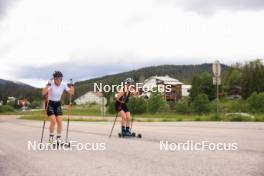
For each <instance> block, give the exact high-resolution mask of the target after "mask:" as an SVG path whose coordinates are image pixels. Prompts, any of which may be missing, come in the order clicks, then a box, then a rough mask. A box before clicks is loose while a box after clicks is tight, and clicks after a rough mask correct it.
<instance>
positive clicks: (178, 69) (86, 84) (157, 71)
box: [75, 64, 231, 98]
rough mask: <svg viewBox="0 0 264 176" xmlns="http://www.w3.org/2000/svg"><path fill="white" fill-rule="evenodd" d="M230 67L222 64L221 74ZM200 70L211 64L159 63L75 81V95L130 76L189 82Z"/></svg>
mask: <svg viewBox="0 0 264 176" xmlns="http://www.w3.org/2000/svg"><path fill="white" fill-rule="evenodd" d="M230 69H231V67H229V66H227V65H222V73H223V76H224V75H225V74H226V73H227V72H228V71H229V70H230ZM202 72H212V64H200V65H160V66H151V67H144V68H140V69H137V70H131V71H128V72H123V73H118V74H113V75H107V76H103V77H99V78H94V79H90V80H86V81H80V82H77V83H75V89H76V95H75V98H76V97H79V96H81V95H83V94H84V93H86V92H87V91H91V90H93V83H94V82H96V83H102V84H109V85H112V84H119V83H120V82H122V81H123V80H124V79H125V78H127V77H132V78H133V79H134V80H135V81H137V82H138V81H143V80H145V79H146V78H148V77H150V76H155V75H158V76H165V75H169V76H170V77H173V78H175V79H178V80H179V81H181V82H183V83H184V84H190V83H191V80H192V78H193V76H195V75H198V74H200V73H202Z"/></svg>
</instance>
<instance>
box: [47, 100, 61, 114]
mask: <svg viewBox="0 0 264 176" xmlns="http://www.w3.org/2000/svg"><path fill="white" fill-rule="evenodd" d="M47 114H48V116H51V115H55V116H61V115H62V114H63V113H62V108H61V102H60V101H49V104H48V109H47Z"/></svg>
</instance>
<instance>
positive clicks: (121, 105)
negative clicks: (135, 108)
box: [115, 101, 129, 112]
mask: <svg viewBox="0 0 264 176" xmlns="http://www.w3.org/2000/svg"><path fill="white" fill-rule="evenodd" d="M115 109H116V112H119V111H122V110H123V111H124V112H129V110H128V108H127V105H126V103H120V102H119V101H116V103H115Z"/></svg>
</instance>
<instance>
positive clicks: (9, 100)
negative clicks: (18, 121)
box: [6, 97, 16, 103]
mask: <svg viewBox="0 0 264 176" xmlns="http://www.w3.org/2000/svg"><path fill="white" fill-rule="evenodd" d="M15 101H16V97H8V98H7V101H6V102H7V103H12V102H15Z"/></svg>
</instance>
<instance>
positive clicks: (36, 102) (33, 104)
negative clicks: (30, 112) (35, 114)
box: [29, 100, 43, 109]
mask: <svg viewBox="0 0 264 176" xmlns="http://www.w3.org/2000/svg"><path fill="white" fill-rule="evenodd" d="M42 106H43V101H41V100H33V101H32V102H31V103H30V104H29V107H30V108H31V109H36V108H41V107H42Z"/></svg>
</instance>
